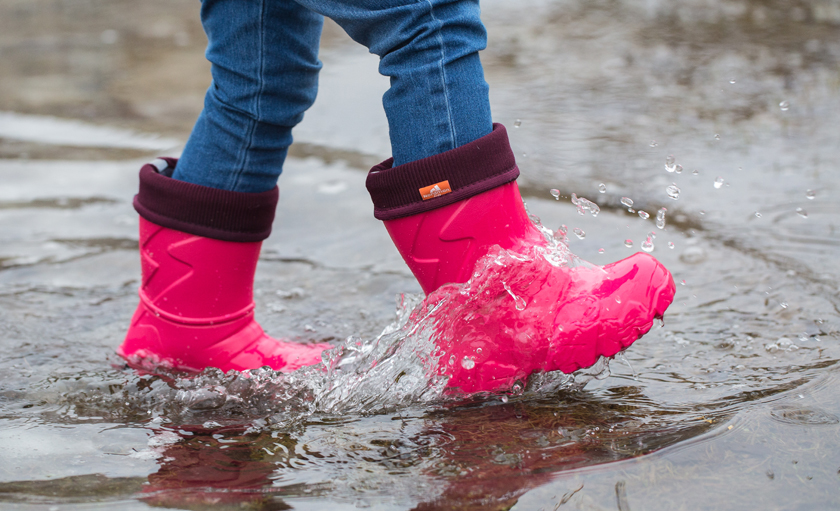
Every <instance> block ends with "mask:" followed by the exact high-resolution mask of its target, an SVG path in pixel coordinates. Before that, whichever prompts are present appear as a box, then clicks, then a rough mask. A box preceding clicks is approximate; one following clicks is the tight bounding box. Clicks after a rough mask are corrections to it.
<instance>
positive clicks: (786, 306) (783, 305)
mask: <svg viewBox="0 0 840 511" xmlns="http://www.w3.org/2000/svg"><path fill="white" fill-rule="evenodd" d="M779 305H780V306H781V307H782V308H783V309H787V308H788V304H787V302H781V303H779Z"/></svg>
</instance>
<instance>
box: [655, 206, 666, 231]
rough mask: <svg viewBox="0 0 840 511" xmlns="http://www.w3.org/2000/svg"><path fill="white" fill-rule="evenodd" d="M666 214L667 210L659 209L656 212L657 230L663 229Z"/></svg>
mask: <svg viewBox="0 0 840 511" xmlns="http://www.w3.org/2000/svg"><path fill="white" fill-rule="evenodd" d="M667 212H668V209H667V208H659V211H657V212H656V227H657V228H659V229H664V228H665V214H666V213H667Z"/></svg>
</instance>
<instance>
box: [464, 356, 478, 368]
mask: <svg viewBox="0 0 840 511" xmlns="http://www.w3.org/2000/svg"><path fill="white" fill-rule="evenodd" d="M461 367H463V368H464V369H472V368H473V367H475V360H473V359H471V358H470V357H464V360H462V361H461Z"/></svg>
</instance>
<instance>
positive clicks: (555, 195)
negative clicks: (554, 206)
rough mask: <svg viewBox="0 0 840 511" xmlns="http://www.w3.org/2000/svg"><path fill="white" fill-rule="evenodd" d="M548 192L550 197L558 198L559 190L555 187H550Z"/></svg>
mask: <svg viewBox="0 0 840 511" xmlns="http://www.w3.org/2000/svg"><path fill="white" fill-rule="evenodd" d="M548 192H549V193H550V194H551V196H552V197H554V200H560V190H558V189H557V188H552V189H551V190H549V191H548Z"/></svg>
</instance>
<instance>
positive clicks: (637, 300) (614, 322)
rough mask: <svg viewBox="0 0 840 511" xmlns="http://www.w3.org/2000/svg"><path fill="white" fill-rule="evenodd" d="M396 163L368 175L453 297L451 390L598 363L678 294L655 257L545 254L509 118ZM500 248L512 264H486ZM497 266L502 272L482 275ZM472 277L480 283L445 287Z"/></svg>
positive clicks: (424, 282) (397, 232) (443, 346)
mask: <svg viewBox="0 0 840 511" xmlns="http://www.w3.org/2000/svg"><path fill="white" fill-rule="evenodd" d="M390 164H391V162H390V161H386V162H384V163H383V164H380V165H379V166H377V167H374V168H373V169H372V171H371V174H370V175H369V176H368V189H369V190H370V192H371V196H372V198H373V199H374V206H375V208H376V209H375V216H376V217H377V218H379V219H381V220H384V221H385V226H386V228H387V229H388V233H389V234H390V235H391V238H392V239H393V241H394V243H395V244H396V246H397V249H398V250H399V252H400V254H401V255H402V256H403V259H404V260H405V261H406V263H407V264H408V266H409V268H410V269H411V271H412V272H413V273H414V275H415V276H416V277H417V280H418V281H419V282H420V285H421V287H422V288H423V290H424V291H425V292H426V293H427V294H430V295H431V296H429V300H430V301H435V300H437V299H446V300H447V302H446V310H445V312H443V313H442V314H445V318H444V319H443V320H440V318H441V317H442V316H441V315H440V313H439V314H438V316H437V317H438V327H437V328H438V336H437V342H438V346H439V348H440V350H441V351H442V352H443V353H444V355H443V356H442V357H441V359H440V360H441V364H442V367H441V372H442V374H446V375H448V376H449V377H450V379H449V383H448V385H449V387H450V388H452V389H457V390H459V391H462V392H465V393H473V392H480V391H498V390H506V389H509V388H511V387H512V386H513V385H514V384H515V383H516V382H517V381H519V382H522V383H524V382H526V381H527V378H528V376H529V375H531V374H533V373H535V372H543V371H556V370H560V371H563V372H565V373H570V372H573V371H575V370H577V369H580V368H583V367H589V366H591V365H592V364H594V363H595V362H596V361H597V360H598V359H599V357H601V356H605V357H611V356H613V355H615V354H616V353H618V352H619V351H621V350H623V349H624V348H626V347H627V346H629V345H630V344H632V343H633V342H634V341H636V340H637V339H638V338H639V337H641V336H642V335H644V334H645V333H647V332H648V331H649V330H650V328H651V327H652V325H653V320H654V318H661V317H662V315H663V314H664V312H665V309H666V308H667V307H668V306H669V305H670V303H671V301H672V300H673V296H674V292H675V286H674V281H673V279H672V278H671V274H670V273H669V272H668V270H666V269H665V267H664V266H662V265H661V264H660V263H659V262H658V261H656V259H654V258H653V257H651V256H649V255H647V254H643V253H637V254H635V255H633V256H631V257H628V258H627V259H624V260H622V261H618V262H616V263H613V264H610V265H607V266H605V267H602V268H601V267H596V266H593V265H585V264H584V265H579V266H572V265H558V264H556V261H555V262H552V261H550V260H549V259H550V258H548V257H544V256H542V255H540V254H545V253H547V252H548V247H549V245H550V244H549V242H548V240H547V239H546V238H545V236H544V235H543V234H542V233H541V232H540V231H539V230H538V229H537V228H536V226H535V225H534V224H533V223H532V222H531V221H530V220H529V218H528V215H527V213H526V212H525V208H524V206H523V203H522V198H521V196H520V194H519V189H518V187H517V185H516V183H515V182H514V180H515V179H516V177H517V176H518V174H519V171H518V169H517V167H516V164H515V161H514V157H513V154H512V152H511V151H510V148H509V145H508V141H507V134H506V132H505V131H504V128H503V127H502V126H501V125H496V126H495V129H494V131H493V132H492V133H491V134H490V135H487V136H485V137H483V138H481V139H479V140H476V141H475V142H472V143H470V144H467V145H465V146H462V147H459V148H457V149H455V150H452V151H448V152H447V153H443V154H442V155H437V156H434V157H431V158H427V159H424V160H420V161H417V162H412V163H409V164H406V165H402V166H400V167H396V168H391V167H390ZM435 187H437V190H435ZM430 188H431V189H432V190H433V191H432V192H429V189H430ZM411 191H413V192H414V193H413V194H412V193H410V192H411ZM502 249H504V250H508V251H511V252H512V253H516V254H525V255H528V256H531V257H526V258H517V257H510V254H508V253H507V252H504V250H502ZM491 251H493V252H494V255H495V256H496V258H497V260H499V261H500V263H503V264H498V265H492V266H490V267H487V268H484V267H481V268H477V267H476V263H477V262H478V261H479V260H480V259H481V257H483V256H485V255H487V254H488V252H491ZM488 268H489V271H492V272H493V275H492V278H482V277H486V276H482V275H480V274H479V275H475V272H476V271H478V272H481V271H484V270H488ZM472 277H475V278H474V281H476V282H479V283H480V286H481V289H480V290H478V291H480V292H472V293H466V294H462V293H458V292H452V291H450V290H449V289H448V288H446V287H444V288H443V289H440V290H439V291H437V290H438V289H439V288H440V287H441V286H443V285H444V284H448V283H465V282H467V281H468V280H469V279H470V278H472ZM477 285H478V284H477ZM474 291H475V290H474Z"/></svg>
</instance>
